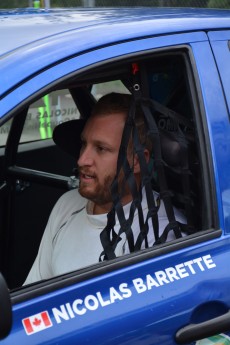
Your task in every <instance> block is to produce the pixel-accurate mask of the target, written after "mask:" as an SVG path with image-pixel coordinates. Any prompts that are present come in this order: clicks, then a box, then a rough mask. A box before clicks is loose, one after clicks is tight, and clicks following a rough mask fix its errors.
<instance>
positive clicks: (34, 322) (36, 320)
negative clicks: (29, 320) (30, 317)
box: [33, 318, 42, 326]
mask: <svg viewBox="0 0 230 345" xmlns="http://www.w3.org/2000/svg"><path fill="white" fill-rule="evenodd" d="M41 322H42V321H41V320H40V319H37V318H35V319H34V321H33V325H34V326H39V325H40V324H41Z"/></svg>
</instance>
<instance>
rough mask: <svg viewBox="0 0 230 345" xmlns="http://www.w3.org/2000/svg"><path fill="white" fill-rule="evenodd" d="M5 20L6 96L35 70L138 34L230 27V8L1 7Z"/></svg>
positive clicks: (1, 22)
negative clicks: (3, 8)
mask: <svg viewBox="0 0 230 345" xmlns="http://www.w3.org/2000/svg"><path fill="white" fill-rule="evenodd" d="M0 26H1V30H0V42H1V45H0V57H1V60H0V61H1V63H0V64H1V77H2V81H3V82H2V83H1V85H0V96H2V97H3V95H4V94H6V93H7V92H9V90H10V89H12V88H13V87H14V86H15V85H16V84H19V83H20V82H22V80H24V79H25V78H27V77H29V75H33V74H35V73H37V72H38V71H41V70H44V69H47V68H48V67H49V66H52V65H53V64H56V63H57V62H61V61H64V60H65V59H68V58H69V57H71V56H76V54H82V53H83V52H87V51H93V50H94V49H97V48H100V47H105V46H109V45H112V44H115V43H117V42H127V41H131V40H133V39H138V38H146V37H154V36H158V35H163V34H173V33H181V32H192V31H201V30H207V31H208V30H220V29H228V28H229V27H230V11H229V10H211V9H188V8H154V7H145V8H144V7H142V8H137V7H132V8H71V9H49V10H45V9H37V10H35V9H23V10H14V11H3V10H0ZM28 64H29V65H28Z"/></svg>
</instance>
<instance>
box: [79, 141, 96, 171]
mask: <svg viewBox="0 0 230 345" xmlns="http://www.w3.org/2000/svg"><path fill="white" fill-rule="evenodd" d="M77 164H78V166H80V167H81V166H86V165H87V166H91V165H92V164H93V154H92V149H91V148H90V147H88V146H86V147H84V148H82V149H81V151H80V156H79V159H78V161H77Z"/></svg>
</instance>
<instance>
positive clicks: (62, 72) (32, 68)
mask: <svg viewBox="0 0 230 345" xmlns="http://www.w3.org/2000/svg"><path fill="white" fill-rule="evenodd" d="M206 39H207V37H206V34H204V33H203V32H197V33H191V34H190V33H188V34H178V35H175V36H174V37H173V40H172V37H171V36H165V37H164V38H162V37H156V38H148V39H143V40H138V46H137V43H136V41H131V42H126V43H118V44H116V45H109V46H108V47H102V48H99V49H97V50H96V49H95V50H92V51H89V52H85V53H84V54H83V53H82V54H79V55H78V54H77V56H76V57H73V58H71V55H73V52H72V53H71V54H70V55H65V58H64V57H63V62H60V63H59V64H56V65H55V66H51V68H49V66H45V68H44V66H43V68H42V70H41V71H40V73H38V69H40V68H41V67H40V66H39V67H37V66H36V63H37V62H35V64H34V63H33V62H34V60H33V59H32V58H31V57H30V56H29V55H27V54H29V52H28V53H27V52H26V53H25V54H26V55H25V56H24V55H23V54H21V57H20V59H18V60H17V67H16V66H15V65H14V64H13V63H12V65H8V66H7V68H5V67H4V70H6V71H7V70H8V69H10V70H11V71H12V72H14V68H16V69H17V73H12V77H9V75H8V73H7V75H3V76H2V77H3V78H4V80H5V83H3V84H2V85H4V88H5V89H6V87H7V88H9V89H11V88H13V90H12V92H10V93H9V94H6V96H5V97H3V98H2V100H1V113H2V114H1V116H3V114H4V113H5V114H6V113H8V112H10V110H11V109H12V108H14V107H15V106H16V105H17V104H21V103H22V102H23V100H24V99H26V98H27V97H30V95H33V94H34V92H35V91H36V90H38V87H37V86H38V85H39V86H40V87H39V89H40V88H42V87H44V86H45V85H49V84H51V83H52V82H55V81H57V80H59V79H61V78H63V77H64V76H66V75H68V74H69V75H70V76H71V73H73V72H74V71H76V68H77V69H78V70H79V71H81V70H82V71H84V68H87V66H92V65H93V64H99V63H102V62H103V61H106V60H107V61H109V60H110V59H115V58H119V57H124V56H125V55H127V56H128V55H129V54H134V53H137V52H140V53H141V52H145V51H146V52H148V50H150V49H156V48H161V47H162V48H163V47H165V46H166V47H167V46H168V47H170V46H172V45H182V44H184V43H186V42H197V41H203V40H206ZM51 45H52V44H51ZM70 45H71V44H70ZM75 49H76V48H75ZM45 50H46V53H45V52H44V51H43V49H42V50H41V51H40V52H39V54H41V55H42V56H44V58H45V61H48V59H49V57H48V56H47V54H48V55H49V56H50V57H51V58H52V62H53V61H54V60H55V56H54V54H52V49H51V50H50V45H49V46H48V49H47V47H45ZM33 54H34V53H33ZM65 54H66V50H65ZM34 59H35V61H38V60H39V59H37V58H36V57H35V56H34ZM25 60H29V63H28V65H27V68H28V72H26V71H27V69H26V71H25V70H24V68H23V69H22V68H19V67H20V65H21V66H22V67H23V66H24V61H25ZM38 63H39V62H38ZM43 64H44V63H43ZM31 72H32V73H34V75H33V74H32V75H31ZM26 73H30V75H26ZM25 76H26V77H27V78H26V80H25V81H24V83H23V84H20V83H21V82H22V80H23V79H24V78H25ZM54 76H55V78H54ZM16 81H17V84H19V88H17V86H15V84H16ZM7 85H8V86H7ZM14 88H15V89H14Z"/></svg>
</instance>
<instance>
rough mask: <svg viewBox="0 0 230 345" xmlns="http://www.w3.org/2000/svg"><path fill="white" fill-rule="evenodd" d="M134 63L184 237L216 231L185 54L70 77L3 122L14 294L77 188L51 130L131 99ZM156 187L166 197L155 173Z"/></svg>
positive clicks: (1, 258) (3, 231)
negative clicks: (113, 97)
mask: <svg viewBox="0 0 230 345" xmlns="http://www.w3.org/2000/svg"><path fill="white" fill-rule="evenodd" d="M133 63H135V64H138V65H139V66H143V69H144V70H145V74H143V75H141V77H140V79H139V86H140V89H141V90H142V92H143V97H148V98H150V99H151V100H153V102H155V105H156V107H155V110H154V111H152V115H153V117H154V119H155V121H156V123H157V127H158V130H159V135H160V142H161V151H162V159H163V163H164V171H165V176H166V182H167V188H168V189H169V190H170V196H171V200H172V204H173V205H175V206H176V207H177V208H179V209H180V210H182V212H183V213H184V215H185V216H186V218H187V221H188V224H187V228H186V232H187V235H189V236H198V233H199V232H200V231H203V230H207V229H210V228H211V227H213V219H212V216H211V214H210V213H211V212H210V209H211V206H210V200H211V196H210V187H209V180H210V177H209V172H208V169H207V168H205V167H206V166H207V164H206V156H207V154H206V149H205V145H204V143H203V142H202V136H201V135H200V133H201V132H202V130H203V129H202V128H203V127H202V120H201V115H200V109H199V107H198V106H197V104H198V102H197V97H198V96H197V93H198V91H197V87H196V86H195V85H196V80H194V77H193V75H194V74H193V73H192V72H191V71H192V66H191V62H190V60H189V58H188V53H187V50H186V49H184V50H177V49H174V50H172V51H170V52H165V51H161V52H158V53H154V54H152V53H149V54H147V55H145V56H135V57H133V56H132V57H127V58H125V59H124V58H123V59H122V60H117V61H111V62H107V63H104V64H101V65H98V66H92V67H91V68H90V69H88V70H86V71H83V72H76V74H75V75H71V76H67V77H66V79H65V80H62V81H59V82H57V83H56V84H55V85H52V87H51V88H50V89H49V90H48V92H47V89H46V90H45V91H44V90H41V91H40V93H39V94H36V95H35V98H34V99H33V101H32V102H31V100H30V101H28V103H27V104H26V103H24V104H23V105H22V107H21V108H20V109H19V110H17V112H16V113H15V114H13V115H12V116H11V119H8V120H7V121H6V122H5V123H4V122H3V121H2V123H0V125H1V127H0V130H1V137H2V138H1V142H0V145H1V148H0V210H1V211H0V270H1V272H2V273H3V275H4V277H5V279H6V281H7V284H8V286H9V288H10V289H14V288H16V287H19V286H21V285H22V284H23V282H24V281H25V278H26V276H27V274H28V272H29V270H30V268H31V266H32V263H33V261H34V259H35V257H36V254H37V251H38V248H39V244H40V240H41V237H42V234H43V232H44V229H45V226H46V223H47V220H48V217H49V214H50V212H51V210H52V208H53V206H54V204H55V202H56V201H57V200H58V198H59V197H60V196H61V195H62V194H63V193H65V192H66V191H68V190H69V189H72V188H77V185H78V180H77V177H76V161H77V158H76V160H75V159H73V158H72V157H71V156H69V155H68V154H67V153H65V152H64V151H62V150H61V149H60V148H59V147H58V146H56V145H55V144H54V142H53V140H52V133H53V129H54V128H55V127H56V126H57V125H59V124H61V123H62V122H64V121H69V120H71V119H78V118H84V119H87V118H88V117H89V116H90V113H91V109H92V107H93V105H94V104H95V102H96V101H97V100H98V99H99V98H100V97H101V96H102V95H104V94H106V93H109V92H113V91H115V92H125V93H133V92H134V91H133V90H134V89H135V87H137V85H138V82H137V80H136V79H135V80H134V73H133V72H132V71H133V70H132V66H133ZM135 77H136V76H135ZM78 135H79V134H78ZM153 169H154V164H153ZM152 188H153V189H154V190H156V191H158V192H160V193H162V192H163V191H162V190H161V186H160V185H159V176H157V173H156V174H155V175H154V178H153V180H152ZM204 205H205V207H204ZM149 250H154V247H153V248H151V249H149Z"/></svg>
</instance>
